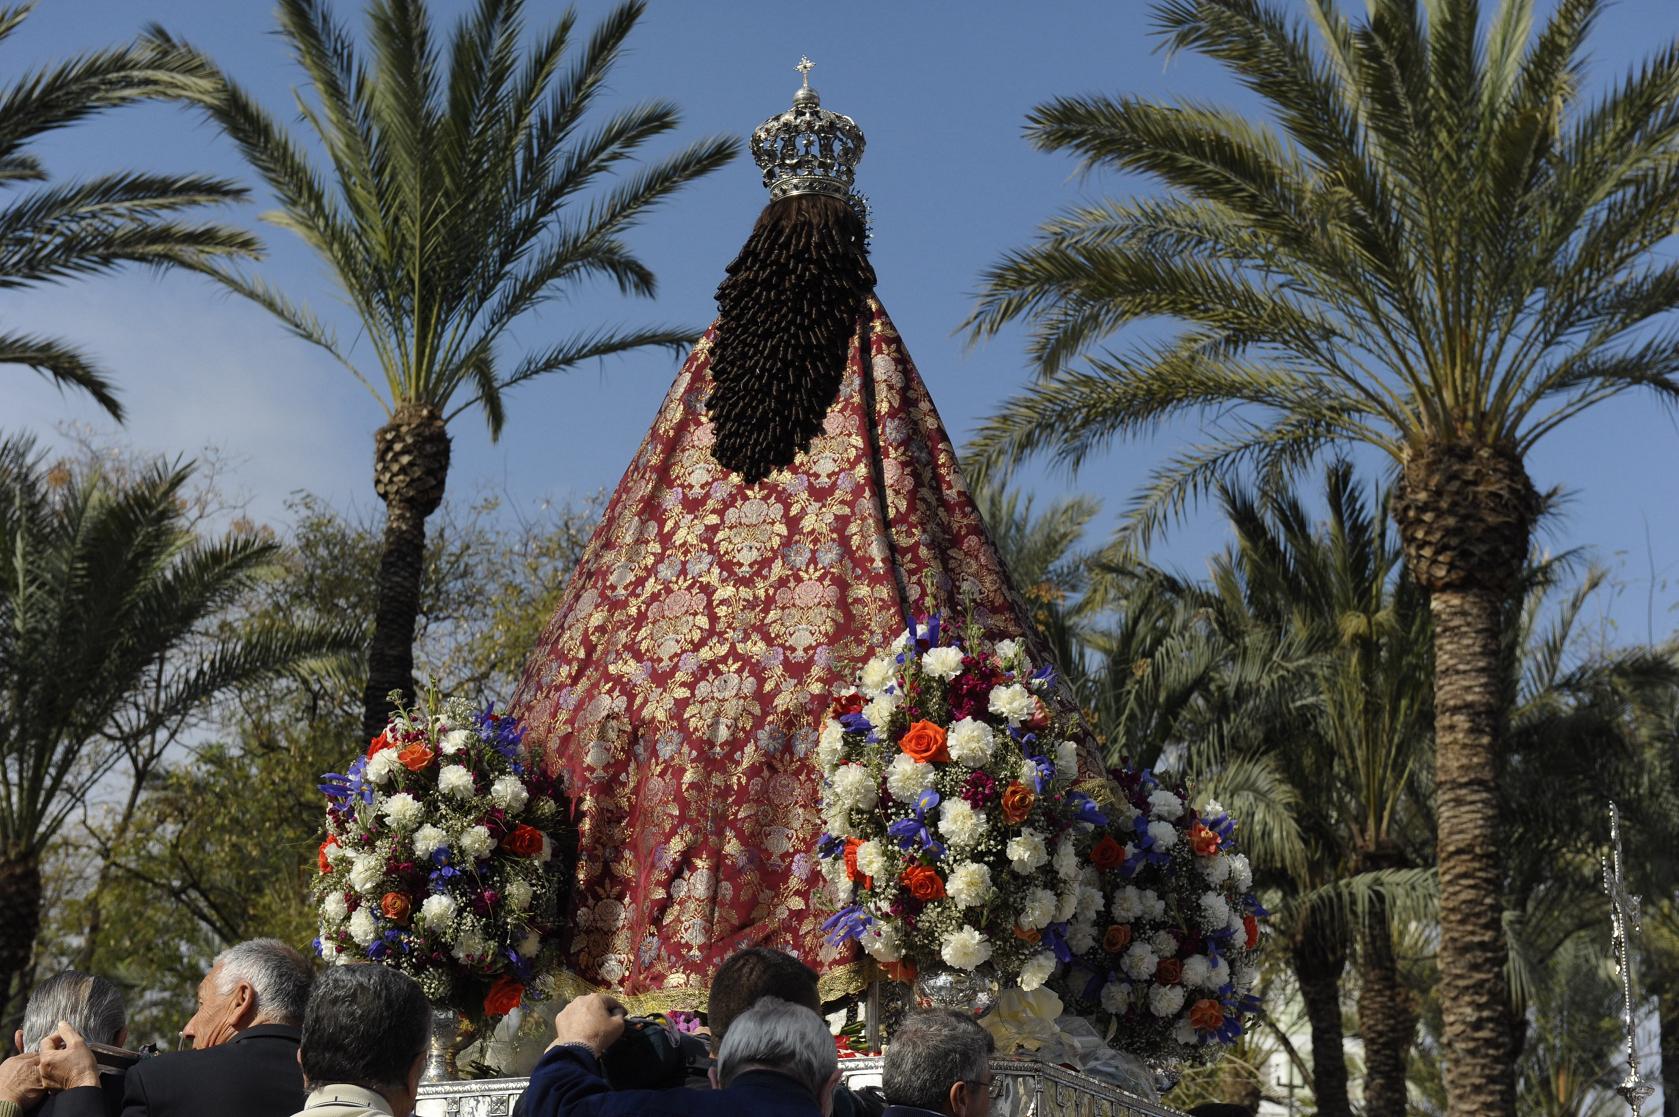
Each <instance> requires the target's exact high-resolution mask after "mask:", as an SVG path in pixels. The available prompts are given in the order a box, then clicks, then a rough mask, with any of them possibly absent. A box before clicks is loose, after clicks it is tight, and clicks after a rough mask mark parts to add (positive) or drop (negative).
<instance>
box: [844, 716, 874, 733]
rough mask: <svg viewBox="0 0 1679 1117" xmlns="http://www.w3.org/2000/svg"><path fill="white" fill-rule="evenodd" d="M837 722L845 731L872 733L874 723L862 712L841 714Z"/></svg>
mask: <svg viewBox="0 0 1679 1117" xmlns="http://www.w3.org/2000/svg"><path fill="white" fill-rule="evenodd" d="M839 723H840V725H841V726H843V727H844V728H845V731H846V732H847V733H868V734H870V735H872V734H873V733H874V723H873V722H871V721H869V719H868V718H866V717H864V716H863V715H862V714H841V715H840V716H839Z"/></svg>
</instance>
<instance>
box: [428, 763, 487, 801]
mask: <svg viewBox="0 0 1679 1117" xmlns="http://www.w3.org/2000/svg"><path fill="white" fill-rule="evenodd" d="M437 790H438V792H439V793H440V794H443V795H453V796H454V797H455V798H457V799H470V798H472V797H473V796H474V795H476V794H477V793H478V792H477V788H476V785H475V784H473V782H472V773H471V772H469V771H467V770H466V769H465V768H463V767H461V766H460V765H459V764H449V765H445V766H444V768H443V769H442V770H441V771H439V772H438V773H437Z"/></svg>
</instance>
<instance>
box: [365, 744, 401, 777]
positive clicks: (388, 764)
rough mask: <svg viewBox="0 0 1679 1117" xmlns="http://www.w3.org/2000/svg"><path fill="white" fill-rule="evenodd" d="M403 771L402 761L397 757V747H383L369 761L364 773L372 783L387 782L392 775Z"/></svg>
mask: <svg viewBox="0 0 1679 1117" xmlns="http://www.w3.org/2000/svg"><path fill="white" fill-rule="evenodd" d="M400 771H402V761H400V760H398V759H397V758H396V750H395V749H381V750H380V751H379V752H377V753H375V754H374V755H373V759H371V760H369V761H368V762H367V767H366V768H365V769H364V770H363V772H362V774H363V775H364V776H366V777H367V779H368V781H369V782H370V783H375V784H386V783H389V782H390V779H391V777H392V776H394V775H396V774H397V773H398V772H400Z"/></svg>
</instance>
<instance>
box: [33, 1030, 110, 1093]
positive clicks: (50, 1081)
mask: <svg viewBox="0 0 1679 1117" xmlns="http://www.w3.org/2000/svg"><path fill="white" fill-rule="evenodd" d="M41 1085H43V1086H45V1087H46V1088H47V1089H48V1090H52V1091H58V1090H73V1089H75V1088H76V1087H78V1086H97V1085H99V1060H97V1059H95V1058H94V1057H93V1051H92V1050H91V1049H90V1048H89V1047H88V1045H87V1041H86V1040H84V1039H82V1037H81V1036H80V1035H79V1034H78V1033H77V1032H76V1029H74V1028H72V1027H71V1026H70V1025H69V1024H67V1023H65V1022H64V1021H63V1020H60V1021H59V1022H58V1031H56V1032H54V1033H53V1034H52V1035H50V1036H48V1037H47V1038H46V1039H44V1040H42V1041H41Z"/></svg>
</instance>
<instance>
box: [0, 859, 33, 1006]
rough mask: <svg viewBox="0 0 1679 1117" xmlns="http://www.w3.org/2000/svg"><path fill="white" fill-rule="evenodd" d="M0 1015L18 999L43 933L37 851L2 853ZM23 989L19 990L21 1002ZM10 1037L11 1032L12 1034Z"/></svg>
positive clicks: (0, 872)
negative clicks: (21, 979)
mask: <svg viewBox="0 0 1679 1117" xmlns="http://www.w3.org/2000/svg"><path fill="white" fill-rule="evenodd" d="M0 912H5V913H6V915H5V918H4V919H0V1014H3V1013H4V1012H5V1010H6V1008H7V1006H8V1004H9V1003H10V1001H11V998H12V997H13V996H14V990H13V989H12V986H13V984H14V983H16V982H17V980H18V978H19V977H20V976H22V975H23V974H26V973H28V971H29V959H30V956H31V955H32V954H34V952H35V936H36V935H37V934H39V933H40V930H41V855H40V854H39V853H38V852H36V851H34V850H28V849H24V850H19V849H8V850H5V851H4V852H0ZM23 992H24V990H22V989H18V990H16V991H15V994H17V995H19V1002H20V1003H21V994H22V993H23ZM8 1035H9V1033H8Z"/></svg>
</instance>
